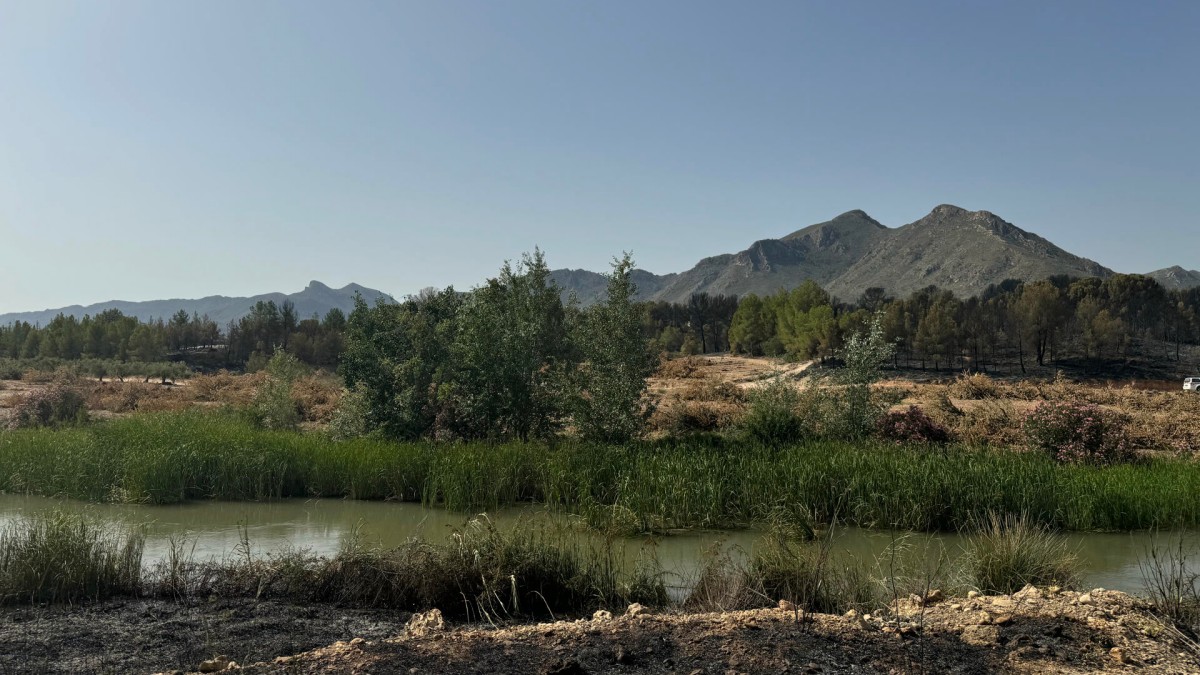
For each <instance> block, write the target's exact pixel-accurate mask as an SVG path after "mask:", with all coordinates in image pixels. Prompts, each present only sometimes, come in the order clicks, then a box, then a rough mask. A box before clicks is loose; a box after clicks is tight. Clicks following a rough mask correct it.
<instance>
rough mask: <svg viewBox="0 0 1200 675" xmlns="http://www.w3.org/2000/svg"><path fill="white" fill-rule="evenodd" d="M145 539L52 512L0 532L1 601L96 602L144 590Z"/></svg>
mask: <svg viewBox="0 0 1200 675" xmlns="http://www.w3.org/2000/svg"><path fill="white" fill-rule="evenodd" d="M143 543H144V538H143V536H142V535H141V534H140V533H138V532H133V531H129V530H124V529H120V528H117V527H114V526H112V525H107V524H100V523H93V522H90V521H88V520H87V519H85V518H83V517H80V516H78V515H71V514H67V513H61V512H56V513H51V514H48V515H45V516H42V517H38V518H27V519H22V520H17V521H14V522H12V523H10V524H9V525H7V526H6V527H5V528H4V529H3V530H2V531H0V603H3V604H40V603H47V602H53V603H66V602H81V601H96V600H103V599H106V598H110V597H113V596H117V595H130V594H134V593H137V592H138V591H139V590H140V589H141V572H142V566H141V563H142V545H143Z"/></svg>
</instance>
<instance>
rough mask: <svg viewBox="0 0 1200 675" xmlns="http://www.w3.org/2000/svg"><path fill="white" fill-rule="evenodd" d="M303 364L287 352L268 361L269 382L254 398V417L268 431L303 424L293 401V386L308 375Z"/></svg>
mask: <svg viewBox="0 0 1200 675" xmlns="http://www.w3.org/2000/svg"><path fill="white" fill-rule="evenodd" d="M304 371H305V367H304V364H302V363H300V361H299V360H298V359H297V358H296V357H294V356H292V355H291V354H288V353H287V352H285V351H283V350H282V349H281V350H279V351H277V352H275V354H274V355H273V356H272V357H271V360H270V361H269V362H267V365H266V372H267V379H266V381H265V382H263V383H262V385H261V386H260V387H259V389H258V393H257V394H255V396H254V416H255V419H256V421H257V422H258V424H259V425H260V426H262V427H263V428H265V429H295V428H296V427H297V426H298V425H299V424H300V418H301V415H300V409H299V406H297V405H296V401H295V400H293V399H292V385H293V384H294V383H295V382H296V380H297V379H298V378H299V377H300V376H301V375H303V374H304Z"/></svg>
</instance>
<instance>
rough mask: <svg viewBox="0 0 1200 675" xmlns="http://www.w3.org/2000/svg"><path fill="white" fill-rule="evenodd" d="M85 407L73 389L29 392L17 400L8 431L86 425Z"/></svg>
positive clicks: (81, 398)
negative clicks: (10, 429)
mask: <svg viewBox="0 0 1200 675" xmlns="http://www.w3.org/2000/svg"><path fill="white" fill-rule="evenodd" d="M87 420H88V414H87V404H86V403H84V400H83V396H82V395H80V393H79V392H77V391H75V390H74V389H68V388H67V387H62V386H53V387H50V388H47V389H40V390H35V391H31V392H29V393H28V394H25V395H24V396H22V397H21V398H20V399H18V401H17V404H16V406H14V407H13V414H12V418H11V419H10V420H9V422H8V426H9V428H12V429H28V428H33V427H61V426H71V425H78V424H85V423H86V422H87Z"/></svg>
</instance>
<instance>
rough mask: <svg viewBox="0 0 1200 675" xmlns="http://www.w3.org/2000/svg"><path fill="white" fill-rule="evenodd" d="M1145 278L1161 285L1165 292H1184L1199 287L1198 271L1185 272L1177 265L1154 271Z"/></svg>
mask: <svg viewBox="0 0 1200 675" xmlns="http://www.w3.org/2000/svg"><path fill="white" fill-rule="evenodd" d="M1146 276H1148V277H1150V278H1152V279H1154V280H1155V281H1157V282H1158V283H1160V284H1162V286H1163V288H1165V289H1167V290H1174V291H1178V290H1186V289H1189V288H1195V287H1197V286H1200V271H1197V270H1185V269H1183V268H1182V267H1180V266H1179V265H1175V266H1173V267H1167V268H1165V269H1161V270H1154V271H1153V272H1150V273H1149V274H1147V275H1146Z"/></svg>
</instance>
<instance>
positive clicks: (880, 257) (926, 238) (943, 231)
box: [553, 204, 1113, 304]
mask: <svg viewBox="0 0 1200 675" xmlns="http://www.w3.org/2000/svg"><path fill="white" fill-rule="evenodd" d="M639 272H641V275H640V276H639V277H638V285H639V295H640V296H641V297H642V298H645V299H650V300H666V301H669V302H686V301H687V299H688V297H689V296H690V295H692V294H693V293H700V292H706V293H712V294H716V293H724V294H735V295H746V294H748V293H757V294H759V295H764V294H770V293H774V292H776V291H778V290H779V289H790V288H795V287H796V286H798V285H800V284H801V283H803V282H804V281H806V280H809V279H812V280H813V281H816V282H817V283H818V284H820V285H821V286H822V287H824V288H825V289H826V290H828V291H829V292H830V293H832V294H833V295H835V296H837V297H839V298H841V299H843V300H847V301H852V300H855V299H857V298H858V296H859V295H861V294H862V292H863V291H865V290H866V289H868V288H870V287H872V286H879V287H882V288H884V289H886V290H887V291H888V293H890V294H892V295H895V296H905V295H908V294H910V293H912V292H913V291H917V290H920V289H922V288H925V287H926V286H929V285H936V286H938V287H939V288H944V289H948V290H951V291H954V292H955V293H956V294H958V295H959V296H963V297H966V296H971V295H976V294H979V293H981V292H982V291H983V290H984V289H986V288H987V287H988V286H989V285H990V284H996V283H1000V282H1001V281H1004V280H1005V279H1023V280H1027V281H1029V280H1036V279H1044V278H1046V277H1048V276H1052V275H1056V274H1066V275H1070V276H1075V277H1107V276H1110V275H1112V274H1113V271H1112V270H1110V269H1108V268H1107V267H1103V266H1102V265H1100V264H1098V263H1095V262H1093V261H1091V260H1088V259H1086V258H1081V257H1079V256H1076V255H1073V254H1071V253H1068V252H1067V251H1064V250H1063V249H1061V248H1059V247H1057V246H1055V245H1054V244H1052V243H1050V242H1049V241H1046V240H1045V239H1043V238H1041V237H1039V236H1037V235H1036V234H1032V233H1030V232H1026V231H1025V230H1022V229H1021V228H1019V227H1017V226H1016V225H1013V224H1012V223H1010V222H1008V221H1006V220H1004V219H1002V218H1000V217H999V216H997V215H995V214H993V213H991V212H988V211H967V210H966V209H962V208H959V207H957V206H952V205H949V204H943V205H941V206H938V207H937V208H935V209H933V211H931V212H930V213H929V214H928V215H926V216H925V217H924V218H921V219H920V220H917V221H915V222H912V223H909V224H907V225H904V226H902V227H897V228H889V227H887V226H885V225H883V224H882V223H880V222H878V221H876V220H875V219H874V218H871V217H870V216H869V215H867V214H866V213H864V212H863V211H858V210H855V211H848V212H846V213H843V214H842V215H840V216H838V217H836V218H834V219H833V220H830V221H828V222H824V223H818V224H816V225H810V226H809V227H806V228H804V229H801V230H797V231H796V232H793V233H791V234H789V235H786V236H784V237H781V238H779V239H763V240H760V241H756V242H754V243H753V244H751V245H750V248H748V249H746V250H744V251H742V252H740V253H733V254H722V255H716V256H712V257H710V258H705V259H703V260H701V261H700V262H698V263H696V265H695V266H694V267H692V268H691V269H690V270H687V271H686V272H680V273H678V274H669V275H666V276H656V275H653V274H650V273H649V272H644V271H641V270H639ZM588 275H591V276H588ZM553 277H554V279H555V280H556V281H558V283H559V285H560V286H561V287H562V288H563V289H564V295H565V294H568V293H570V292H571V291H575V292H576V294H577V295H578V297H579V298H580V300H581V301H582V302H584V303H585V304H586V303H587V300H588V299H593V300H595V299H599V298H602V297H603V294H604V285H603V284H604V279H603V277H602V276H600V275H598V274H594V273H591V272H585V271H583V270H570V271H568V270H556V271H555V272H554V273H553Z"/></svg>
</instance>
